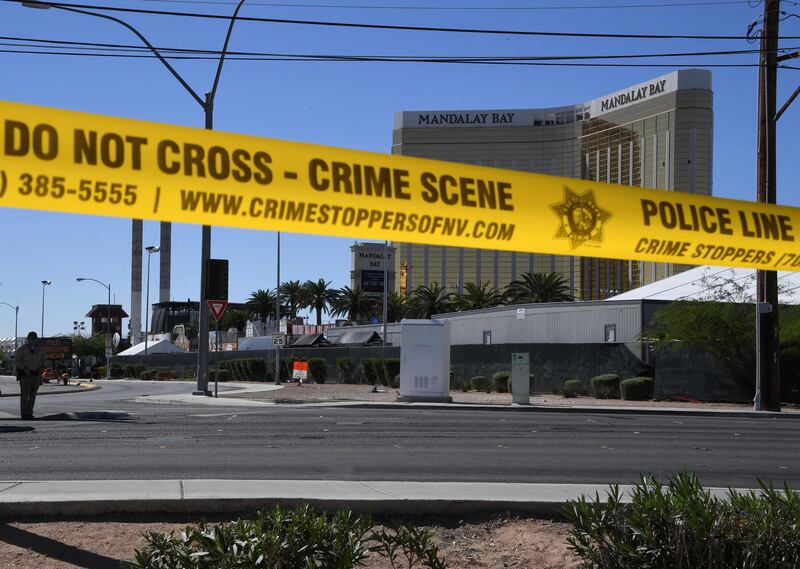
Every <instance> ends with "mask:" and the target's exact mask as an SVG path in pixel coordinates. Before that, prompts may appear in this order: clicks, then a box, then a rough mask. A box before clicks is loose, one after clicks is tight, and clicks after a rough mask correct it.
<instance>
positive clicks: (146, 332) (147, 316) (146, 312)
mask: <svg viewBox="0 0 800 569" xmlns="http://www.w3.org/2000/svg"><path fill="white" fill-rule="evenodd" d="M145 250H146V251H147V296H146V297H145V301H144V302H145V307H144V355H147V339H148V337H149V336H150V324H149V322H150V257H152V256H153V253H158V252H159V251H161V247H156V246H155V245H150V246H149V247H146V248H145Z"/></svg>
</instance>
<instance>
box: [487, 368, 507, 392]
mask: <svg viewBox="0 0 800 569" xmlns="http://www.w3.org/2000/svg"><path fill="white" fill-rule="evenodd" d="M510 381H511V372H510V371H498V372H497V373H495V374H494V375H492V387H494V390H495V391H497V392H498V393H508V392H509V391H510V384H509V382H510Z"/></svg>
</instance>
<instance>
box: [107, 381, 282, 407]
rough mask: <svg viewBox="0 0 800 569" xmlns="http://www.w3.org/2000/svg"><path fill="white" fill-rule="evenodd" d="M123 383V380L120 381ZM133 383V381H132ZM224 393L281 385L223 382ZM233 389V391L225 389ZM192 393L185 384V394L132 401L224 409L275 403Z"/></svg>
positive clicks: (264, 389)
mask: <svg viewBox="0 0 800 569" xmlns="http://www.w3.org/2000/svg"><path fill="white" fill-rule="evenodd" d="M121 381H125V380H121ZM133 381H135V380H133ZM222 386H223V389H224V391H220V394H223V393H227V394H231V393H237V394H246V393H260V392H264V391H274V390H276V389H283V386H282V385H274V384H272V383H259V384H253V383H232V382H225V383H223V384H222ZM213 387H214V386H213V384H209V388H210V389H211V390H212V391H213ZM227 387H233V388H234V389H227ZM192 391H194V384H188V383H187V392H186V393H175V394H170V395H143V396H141V397H137V398H135V399H134V402H136V403H160V404H164V405H171V404H192V405H210V406H226V407H273V406H274V405H275V403H273V402H271V401H255V400H252V399H233V398H226V397H213V396H212V397H207V396H203V395H192Z"/></svg>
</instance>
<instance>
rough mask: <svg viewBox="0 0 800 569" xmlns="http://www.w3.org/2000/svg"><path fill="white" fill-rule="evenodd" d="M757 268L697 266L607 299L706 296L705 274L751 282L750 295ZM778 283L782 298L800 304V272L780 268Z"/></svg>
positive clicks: (751, 294) (699, 297)
mask: <svg viewBox="0 0 800 569" xmlns="http://www.w3.org/2000/svg"><path fill="white" fill-rule="evenodd" d="M755 274H756V271H755V270H753V269H731V268H727V267H709V266H703V267H695V268H693V269H690V270H688V271H684V272H682V273H679V274H677V275H675V276H672V277H668V278H666V279H662V280H660V281H656V282H654V283H651V284H648V285H644V286H641V287H639V288H635V289H633V290H629V291H628V292H623V293H622V294H618V295H617V296H612V297H610V298H607V299H606V300H702V299H703V298H704V297H705V296H706V295H707V294H708V292H709V291H708V289H707V287H704V286H703V282H702V281H703V277H704V276H705V277H706V278H707V279H708V278H710V279H712V280H713V279H719V280H722V279H724V280H726V281H727V280H733V281H735V282H736V283H739V284H745V285H747V288H748V291H749V294H750V296H754V292H755ZM778 286H779V288H780V290H781V291H782V292H781V294H780V301H781V302H782V303H785V304H800V273H794V272H779V273H778Z"/></svg>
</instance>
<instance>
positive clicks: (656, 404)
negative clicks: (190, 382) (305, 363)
mask: <svg viewBox="0 0 800 569" xmlns="http://www.w3.org/2000/svg"><path fill="white" fill-rule="evenodd" d="M378 389H379V392H377V393H372V392H371V390H372V386H369V385H352V384H335V383H326V384H321V385H317V384H315V383H311V384H305V385H303V386H302V387H298V385H297V384H296V383H286V384H284V387H283V389H277V390H274V391H261V392H255V393H240V394H237V393H235V392H233V393H225V392H221V393H220V397H231V398H235V399H253V400H256V401H274V402H275V403H285V404H293V403H325V402H334V401H368V402H375V403H394V402H396V400H397V395H398V390H397V389H390V388H389V389H387V388H384V387H379V388H378ZM450 395H452V397H453V403H464V404H475V405H510V404H511V394H509V393H484V392H481V391H451V392H450ZM531 404H533V405H549V406H605V407H610V406H613V407H653V408H664V407H669V408H672V409H717V410H739V411H747V410H751V409H752V404H749V403H748V404H735V403H706V402H700V401H696V402H692V401H623V400H621V399H595V398H594V397H574V398H564V397H563V396H561V395H551V394H541V393H540V394H536V395H532V396H531ZM783 410H784V411H785V412H787V413H797V412H798V411H800V409H798V408H797V407H795V406H789V405H787V406H785V407H784V409H783Z"/></svg>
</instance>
